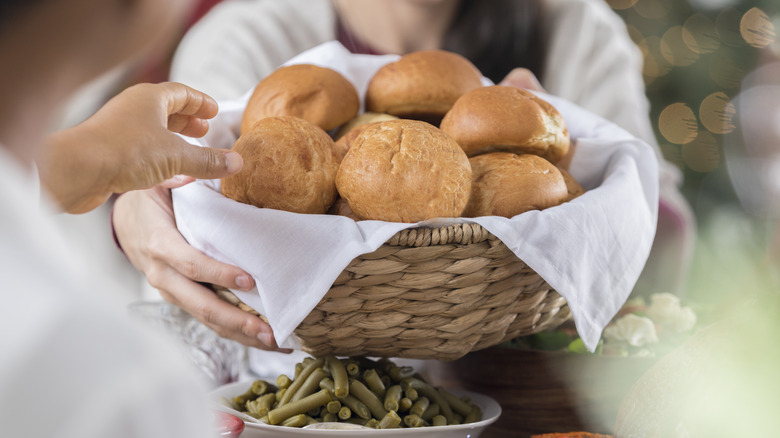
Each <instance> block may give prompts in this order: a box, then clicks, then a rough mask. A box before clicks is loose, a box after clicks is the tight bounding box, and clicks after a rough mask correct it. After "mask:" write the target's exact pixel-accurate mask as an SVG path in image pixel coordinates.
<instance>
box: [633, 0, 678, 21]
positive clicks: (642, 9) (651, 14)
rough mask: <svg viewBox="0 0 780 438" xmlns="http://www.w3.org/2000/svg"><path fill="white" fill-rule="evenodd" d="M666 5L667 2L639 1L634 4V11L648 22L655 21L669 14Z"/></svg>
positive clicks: (656, 0)
mask: <svg viewBox="0 0 780 438" xmlns="http://www.w3.org/2000/svg"><path fill="white" fill-rule="evenodd" d="M667 3H668V2H667V0H639V1H637V2H636V4H634V10H635V11H636V13H637V14H639V15H641V16H642V17H644V18H647V19H648V20H657V19H659V18H664V17H666V15H667V14H668V13H669V5H668V4H667Z"/></svg>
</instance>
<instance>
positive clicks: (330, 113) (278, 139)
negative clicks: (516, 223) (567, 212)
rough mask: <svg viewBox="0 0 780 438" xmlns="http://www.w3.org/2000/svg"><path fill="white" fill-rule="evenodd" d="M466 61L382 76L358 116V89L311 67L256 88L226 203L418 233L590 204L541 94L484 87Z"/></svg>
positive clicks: (428, 58)
mask: <svg viewBox="0 0 780 438" xmlns="http://www.w3.org/2000/svg"><path fill="white" fill-rule="evenodd" d="M481 79H482V76H481V74H480V72H479V70H478V69H477V68H476V67H475V66H474V65H473V64H472V63H471V62H469V61H468V60H467V59H465V58H463V57H462V56H460V55H457V54H454V53H450V52H446V51H442V50H427V51H420V52H414V53H411V54H408V55H405V56H402V57H400V59H399V60H398V61H396V62H393V63H390V64H387V65H385V66H384V67H382V68H380V69H379V70H378V71H377V72H376V74H375V75H374V76H373V78H372V79H371V81H370V82H369V84H368V89H367V91H366V95H365V107H366V112H365V113H363V114H360V115H358V109H359V106H360V103H359V102H360V100H359V96H358V94H357V91H356V90H355V87H354V86H353V85H352V84H351V83H350V82H349V81H348V80H347V79H345V78H344V77H343V76H342V75H340V74H339V73H338V72H336V71H334V70H331V69H327V68H322V67H317V66H313V65H293V66H288V67H282V68H279V69H277V70H276V71H275V72H273V73H272V74H271V75H269V76H267V77H266V78H265V79H263V80H262V81H261V82H260V83H259V84H258V85H257V87H256V88H255V90H254V93H253V94H252V96H251V98H250V100H249V103H248V105H247V108H246V110H245V112H244V117H243V120H242V123H241V136H240V137H239V138H238V140H237V141H236V143H235V144H234V146H233V148H234V150H236V151H237V152H239V153H240V154H241V155H242V156H243V158H244V168H243V169H242V170H241V172H239V173H237V174H235V175H232V176H230V177H227V178H225V179H223V180H222V193H223V194H224V195H225V196H227V197H229V198H232V199H234V200H236V201H239V202H243V203H247V204H251V205H255V206H257V207H261V208H274V209H280V210H286V211H292V212H296V213H314V214H322V213H326V212H328V213H331V214H340V215H344V216H348V217H351V218H353V219H355V220H382V221H390V222H407V223H414V222H418V221H422V220H425V219H430V218H435V217H459V216H467V217H477V216H494V215H495V216H504V217H510V218H511V217H513V216H515V215H517V214H520V213H523V212H526V211H529V210H542V209H545V208H549V207H553V206H556V205H558V204H561V203H563V202H566V201H568V200H571V199H573V198H575V197H576V196H579V195H580V194H582V193H583V192H584V190H583V189H582V187H581V186H580V185H579V184H578V183H577V181H576V180H575V179H574V178H573V177H572V176H571V175H570V174H569V173H568V172H567V171H566V170H565V169H563V168H559V167H557V166H556V164H558V163H560V162H561V161H562V160H563V159H564V157H566V155H567V153H569V146H570V139H569V134H568V131H567V129H566V125H565V123H564V121H563V118H562V117H561V115H560V113H558V111H557V110H556V109H555V108H554V107H553V106H552V105H550V104H549V103H548V102H546V101H544V100H542V99H540V98H538V97H537V96H536V95H534V94H533V93H530V92H528V91H525V90H521V89H518V88H513V87H504V86H488V87H485V86H483V85H482V81H481Z"/></svg>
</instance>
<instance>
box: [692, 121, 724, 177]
mask: <svg viewBox="0 0 780 438" xmlns="http://www.w3.org/2000/svg"><path fill="white" fill-rule="evenodd" d="M682 159H683V162H685V165H686V166H688V168H689V169H691V170H693V171H696V172H701V173H706V172H712V171H713V170H715V169H717V167H718V166H719V165H720V161H721V153H720V147H719V146H718V140H717V139H716V138H715V136H714V135H712V134H711V133H709V132H707V131H701V132H699V134H698V135H697V136H696V138H695V139H694V140H693V141H692V142H690V143H688V144H685V145H683V146H682Z"/></svg>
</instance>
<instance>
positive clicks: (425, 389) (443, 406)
mask: <svg viewBox="0 0 780 438" xmlns="http://www.w3.org/2000/svg"><path fill="white" fill-rule="evenodd" d="M403 383H404V384H405V385H408V387H411V388H414V389H416V390H417V392H419V393H420V394H422V395H424V396H426V397H428V399H429V400H431V401H432V402H434V403H436V404H438V405H439V409H440V410H441V413H442V415H444V417H445V418H446V419H447V423H448V424H452V422H453V419H454V416H453V413H452V408H451V407H450V404H449V403H447V400H446V399H445V398H444V397H443V396H442V395H441V393H440V392H439V391H438V390H437V389H436V388H434V387H432V386H431V385H429V384H427V383H425V382H424V381H422V380H420V379H415V378H414V377H408V378H406V379H404V380H403Z"/></svg>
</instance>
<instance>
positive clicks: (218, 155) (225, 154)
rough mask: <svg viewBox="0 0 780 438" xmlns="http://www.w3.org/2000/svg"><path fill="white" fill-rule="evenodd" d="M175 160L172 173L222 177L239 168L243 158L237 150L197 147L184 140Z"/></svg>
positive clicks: (195, 176) (242, 163)
mask: <svg viewBox="0 0 780 438" xmlns="http://www.w3.org/2000/svg"><path fill="white" fill-rule="evenodd" d="M182 148H183V149H182V150H181V154H180V156H179V158H178V159H177V160H175V164H174V167H175V168H174V169H170V170H172V174H174V175H188V176H191V177H194V178H198V179H215V178H224V177H226V176H228V175H232V174H234V173H236V172H238V171H240V170H241V168H242V167H243V166H244V160H243V159H242V158H241V155H239V154H238V153H237V152H233V151H229V150H225V149H214V148H206V147H199V146H195V145H191V144H189V143H186V142H185V145H183V146H182Z"/></svg>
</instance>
